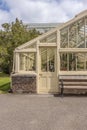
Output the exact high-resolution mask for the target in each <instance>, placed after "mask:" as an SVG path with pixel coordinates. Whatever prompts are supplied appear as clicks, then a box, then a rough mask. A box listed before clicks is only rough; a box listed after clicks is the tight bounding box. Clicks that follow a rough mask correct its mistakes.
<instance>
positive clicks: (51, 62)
mask: <svg viewBox="0 0 87 130" xmlns="http://www.w3.org/2000/svg"><path fill="white" fill-rule="evenodd" d="M47 52H48V71H50V72H54V71H55V49H54V48H49V49H48V50H47Z"/></svg>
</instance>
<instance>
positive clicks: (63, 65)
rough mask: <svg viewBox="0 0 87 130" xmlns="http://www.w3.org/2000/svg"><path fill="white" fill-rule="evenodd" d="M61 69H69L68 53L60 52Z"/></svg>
mask: <svg viewBox="0 0 87 130" xmlns="http://www.w3.org/2000/svg"><path fill="white" fill-rule="evenodd" d="M60 70H63V71H67V53H61V54H60Z"/></svg>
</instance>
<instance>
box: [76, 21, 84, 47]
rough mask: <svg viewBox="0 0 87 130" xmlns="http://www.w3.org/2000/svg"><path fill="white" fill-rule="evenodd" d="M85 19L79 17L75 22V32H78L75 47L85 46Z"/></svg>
mask: <svg viewBox="0 0 87 130" xmlns="http://www.w3.org/2000/svg"><path fill="white" fill-rule="evenodd" d="M84 27H85V21H84V19H81V20H79V21H78V22H77V34H78V39H77V41H78V42H77V47H79V48H84V47H85V34H84V33H85V31H84Z"/></svg>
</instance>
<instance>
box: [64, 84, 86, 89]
mask: <svg viewBox="0 0 87 130" xmlns="http://www.w3.org/2000/svg"><path fill="white" fill-rule="evenodd" d="M64 88H65V89H87V86H66V85H64Z"/></svg>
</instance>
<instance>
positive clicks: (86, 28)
mask: <svg viewBox="0 0 87 130" xmlns="http://www.w3.org/2000/svg"><path fill="white" fill-rule="evenodd" d="M85 43H86V48H87V17H86V18H85Z"/></svg>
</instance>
